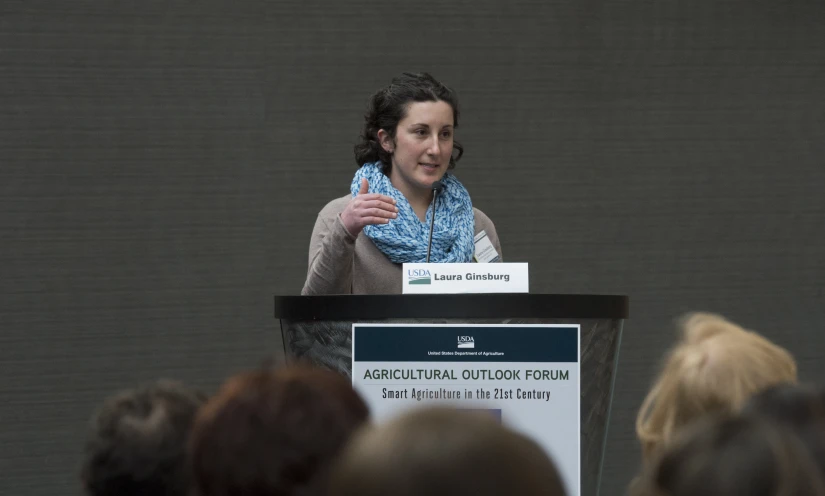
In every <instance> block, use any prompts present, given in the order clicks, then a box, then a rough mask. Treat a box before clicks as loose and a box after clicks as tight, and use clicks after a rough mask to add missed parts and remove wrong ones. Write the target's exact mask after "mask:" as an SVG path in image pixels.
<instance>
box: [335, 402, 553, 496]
mask: <svg viewBox="0 0 825 496" xmlns="http://www.w3.org/2000/svg"><path fill="white" fill-rule="evenodd" d="M329 494H330V496H385V495H389V494H392V495H393V496H464V495H468V496H469V495H472V496H497V495H501V494H513V495H519V496H564V495H565V494H566V491H565V488H564V484H563V483H562V480H561V477H560V475H559V473H558V471H557V470H556V467H555V465H554V463H553V461H552V460H551V459H550V458H549V457H548V456H547V454H546V453H545V452H544V450H542V449H541V447H539V446H538V445H537V444H536V443H535V442H534V441H533V440H531V439H529V438H527V437H525V436H523V435H521V434H518V433H516V432H514V431H512V430H510V429H508V428H507V427H505V426H503V425H502V424H501V422H500V421H499V420H496V419H495V418H494V417H493V415H492V414H490V413H488V412H479V411H475V412H468V411H458V410H447V409H443V408H431V409H423V410H416V411H412V412H408V413H406V414H403V415H401V416H400V417H397V418H396V419H394V420H392V421H390V422H387V423H385V424H383V425H379V426H377V427H374V428H368V429H362V430H361V431H360V432H359V433H358V434H357V435H356V436H355V437H354V438H353V440H352V441H351V442H350V443H349V444H348V445H347V448H346V449H345V450H344V452H343V453H342V455H341V457H340V458H339V460H338V461H337V462H336V466H335V469H334V470H333V476H332V480H331V483H330V493H329Z"/></svg>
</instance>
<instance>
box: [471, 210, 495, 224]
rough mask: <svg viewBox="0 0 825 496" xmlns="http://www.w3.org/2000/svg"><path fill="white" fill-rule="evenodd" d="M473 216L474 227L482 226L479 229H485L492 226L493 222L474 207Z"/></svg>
mask: <svg viewBox="0 0 825 496" xmlns="http://www.w3.org/2000/svg"><path fill="white" fill-rule="evenodd" d="M473 215H474V216H475V220H476V225H477V226H482V227H481V229H486V228H487V227H488V226H492V225H493V221H492V220H490V218H489V217H487V214H485V213H484V212H482V211H481V210H479V209H477V208H475V207H473Z"/></svg>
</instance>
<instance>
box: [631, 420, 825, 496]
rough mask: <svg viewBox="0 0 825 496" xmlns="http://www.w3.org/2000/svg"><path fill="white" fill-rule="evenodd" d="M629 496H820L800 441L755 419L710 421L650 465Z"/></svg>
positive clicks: (818, 480)
mask: <svg viewBox="0 0 825 496" xmlns="http://www.w3.org/2000/svg"><path fill="white" fill-rule="evenodd" d="M631 494H632V496H699V495H701V496H823V495H825V483H823V480H822V476H821V474H820V473H819V471H818V469H817V468H816V466H815V464H814V462H813V460H812V458H811V456H810V454H809V453H808V452H807V450H806V449H805V447H804V446H802V444H801V443H800V442H799V440H798V439H797V438H796V437H795V436H793V435H791V434H790V433H789V432H787V431H785V430H784V429H783V428H782V427H781V426H779V425H774V424H771V423H768V422H765V421H762V420H760V419H757V418H755V417H748V416H723V417H721V418H713V417H708V418H705V419H704V420H702V421H700V422H699V423H697V424H695V425H693V426H691V427H690V428H688V429H686V430H684V431H682V433H681V434H680V435H679V436H677V438H676V439H675V440H674V441H673V442H672V443H671V444H670V445H669V446H668V447H667V448H665V450H664V452H663V453H662V454H661V455H660V456H659V457H657V458H656V459H654V460H653V462H652V463H651V464H650V465H649V466H648V469H647V471H646V472H645V473H644V475H643V476H642V478H641V480H639V481H638V483H637V484H636V485H635V486H634V488H633V490H632V491H631Z"/></svg>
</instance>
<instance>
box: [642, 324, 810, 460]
mask: <svg viewBox="0 0 825 496" xmlns="http://www.w3.org/2000/svg"><path fill="white" fill-rule="evenodd" d="M681 324H682V325H681V327H682V329H681V331H682V339H681V341H680V342H679V343H677V344H676V346H675V347H674V348H673V349H671V351H670V352H669V353H668V355H667V357H666V359H665V363H664V367H663V369H662V371H661V373H660V374H659V377H658V379H657V380H656V382H655V383H654V385H653V387H652V388H651V390H650V392H649V393H648V395H647V397H646V398H645V400H644V402H643V403H642V406H641V408H640V409H639V413H638V416H637V417H636V434H637V436H638V438H639V442H640V443H641V445H642V452H643V455H644V459H645V460H649V459H650V458H652V457H653V456H654V455H655V454H656V452H657V451H658V450H660V449H661V448H662V447H663V446H665V445H666V444H667V443H668V442H669V440H670V439H671V438H672V437H673V435H674V434H675V433H676V432H677V431H678V430H679V429H681V428H683V427H685V426H686V425H688V424H690V423H691V422H694V421H696V420H698V419H699V418H701V417H702V416H704V415H706V414H715V413H730V412H736V411H738V410H739V409H740V408H741V407H742V406H743V405H744V403H745V401H747V399H748V398H749V397H750V396H751V395H753V394H754V393H756V392H759V391H761V390H763V389H765V388H767V387H770V386H772V385H775V384H780V383H784V382H796V362H795V361H794V359H793V357H792V356H791V354H790V353H789V352H788V351H787V350H785V349H784V348H781V347H779V346H777V345H775V344H773V343H771V342H770V341H768V340H767V339H765V338H764V337H762V336H760V335H759V334H757V333H755V332H753V331H748V330H745V329H743V328H741V327H739V326H737V325H736V324H733V323H731V322H729V321H727V320H725V319H724V318H722V317H720V316H718V315H712V314H705V313H697V314H691V315H688V316H687V317H685V318H684V319H683V320H682V323H681Z"/></svg>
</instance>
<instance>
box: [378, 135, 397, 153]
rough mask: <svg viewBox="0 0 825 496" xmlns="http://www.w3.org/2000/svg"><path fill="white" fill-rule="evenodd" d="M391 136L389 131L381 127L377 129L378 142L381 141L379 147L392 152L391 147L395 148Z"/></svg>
mask: <svg viewBox="0 0 825 496" xmlns="http://www.w3.org/2000/svg"><path fill="white" fill-rule="evenodd" d="M392 141H393V140H392V137H391V136H390V133H388V132H386V131H384V130H383V129H379V130H378V142H379V143H381V148H383V149H384V151H385V152H387V153H392V152H393V149H394V148H395V145H394V143H393V142H392Z"/></svg>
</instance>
